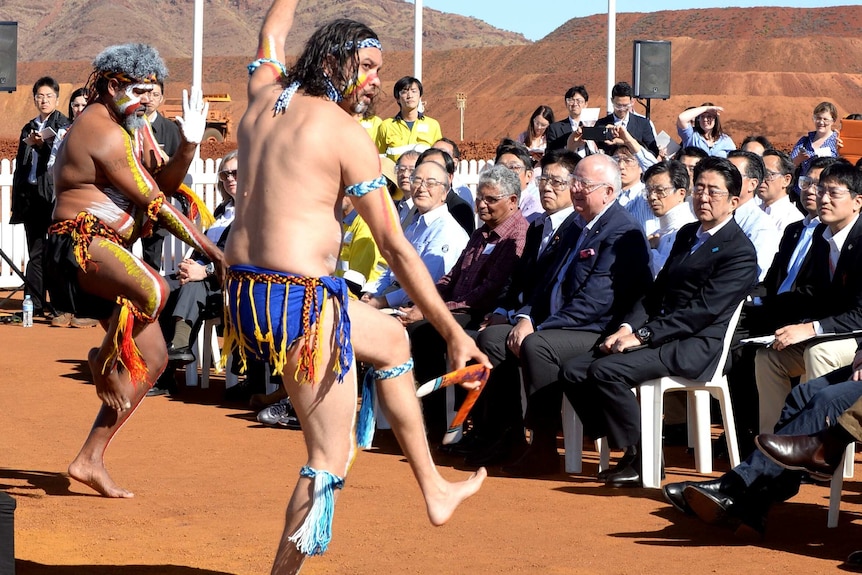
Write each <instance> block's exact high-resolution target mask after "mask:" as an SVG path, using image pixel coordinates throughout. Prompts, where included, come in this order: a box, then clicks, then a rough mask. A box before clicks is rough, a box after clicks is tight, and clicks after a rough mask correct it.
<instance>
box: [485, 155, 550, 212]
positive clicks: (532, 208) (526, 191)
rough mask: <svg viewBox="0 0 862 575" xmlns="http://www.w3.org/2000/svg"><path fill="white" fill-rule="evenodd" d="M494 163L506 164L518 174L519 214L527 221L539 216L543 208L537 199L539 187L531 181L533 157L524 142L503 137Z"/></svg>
mask: <svg viewBox="0 0 862 575" xmlns="http://www.w3.org/2000/svg"><path fill="white" fill-rule="evenodd" d="M494 165H502V166H506V167H507V168H509V169H510V170H512V171H513V172H515V175H517V176H518V181H519V182H521V200H520V204H519V207H520V209H521V215H522V216H524V218H525V219H526V220H527V222H533V220H535V219H536V218H539V217H540V216H541V215H542V213H543V212H544V210H543V209H542V203H541V201H540V200H539V188H538V186H536V185H535V184H533V183H532V181H533V157H532V156H531V155H530V152H529V151H527V148H526V147H525V146H524V144H521V143H519V142H516V141H515V140H511V139H509V138H504V139H503V140H501V141H500V144H499V145H498V146H497V153H496V157H495V158H494Z"/></svg>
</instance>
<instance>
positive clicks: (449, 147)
mask: <svg viewBox="0 0 862 575" xmlns="http://www.w3.org/2000/svg"><path fill="white" fill-rule="evenodd" d="M431 147H432V148H434V149H437V150H443V151H444V152H446V153H447V154H449V155H450V156H452V161H453V162H454V163H455V173H454V174H453V176H452V190H454V191H455V193H456V194H458V197H459V198H461V199H462V200H464V201H465V202H467V205H468V206H473V205H475V203H476V198H475V197H474V196H473V192H472V191H470V188H469V187H467V186H465V185H464V184H463V183H462V182H461V177H460V174H459V173H458V166H460V165H461V149H460V148H458V144H456V143H455V142H454V141H452V140H450V139H449V138H440V139H439V140H437V141H436V142H434V145H433V146H431ZM474 229H475V228H474ZM467 233H471V232H467Z"/></svg>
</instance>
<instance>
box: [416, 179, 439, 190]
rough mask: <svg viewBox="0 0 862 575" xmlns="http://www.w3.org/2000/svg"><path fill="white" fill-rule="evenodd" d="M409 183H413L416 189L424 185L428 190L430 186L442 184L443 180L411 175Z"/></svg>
mask: <svg viewBox="0 0 862 575" xmlns="http://www.w3.org/2000/svg"><path fill="white" fill-rule="evenodd" d="M410 183H411V184H413V187H414V188H416V189H417V190H418V189H419V188H421V187H422V186H425V189H426V190H430V189H431V188H436V187H437V186H442V185H444V184H443V182H441V181H439V180H435V179H434V178H425V179H424V180H423V179H422V178H415V177H413V176H411V177H410Z"/></svg>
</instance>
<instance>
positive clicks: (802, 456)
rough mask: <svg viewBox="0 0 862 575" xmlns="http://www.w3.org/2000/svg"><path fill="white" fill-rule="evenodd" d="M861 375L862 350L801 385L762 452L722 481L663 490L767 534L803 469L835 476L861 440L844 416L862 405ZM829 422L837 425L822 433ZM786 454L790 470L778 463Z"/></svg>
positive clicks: (716, 518) (703, 512) (685, 507)
mask: <svg viewBox="0 0 862 575" xmlns="http://www.w3.org/2000/svg"><path fill="white" fill-rule="evenodd" d="M860 379H862V353H857V354H856V358H855V360H854V362H853V367H852V368H851V367H850V366H847V367H843V368H840V369H838V370H836V371H834V372H832V373H830V374H828V375H826V376H823V377H818V378H817V379H813V380H811V381H808V382H806V383H803V384H801V385H798V386H796V387H795V388H794V389H793V391H792V392H791V393H790V395H788V396H787V399H786V400H785V402H784V404H783V406H784V407H783V409H782V411H781V417H780V418H779V420H778V423H777V424H776V431H775V433H776V435H766V436H764V435H761V436H759V437H758V443H759V444H760V446H761V449H762V450H763V451H758V450H755V451H753V452H752V453H751V454H750V455H749V456H748V457H747V458H746V459H745V460H744V461H743V462H742V463H740V464H739V465H737V466H736V467H734V468H733V469H731V470H730V471H729V472H727V473H725V474H724V475H722V476H721V477H719V478H717V479H710V480H708V481H698V482H695V481H682V482H679V483H668V484H667V485H665V486H664V489H663V491H664V497H665V499H667V501H668V502H669V503H670V504H671V505H673V506H674V507H676V508H677V509H678V510H679V511H681V512H683V513H685V514H687V515H697V516H698V517H699V518H700V519H702V520H703V521H705V522H706V523H710V524H714V525H727V526H730V527H733V528H738V530H739V532H740V533H743V532H746V531H747V532H751V531H754V532H755V533H757V534H760V535H763V533H764V532H765V530H766V516H767V513H768V511H769V509H770V507H771V506H772V505H773V504H775V503H780V502H782V501H786V500H788V499H790V498H791V497H793V496H794V495H796V494H797V493H798V492H799V484H800V483H801V481H802V477H803V475H804V473H803V471H806V470H807V471H810V472H811V473H814V474H816V475H817V476H820V477H824V476H831V474H832V473H833V472H834V470H835V469H836V468H837V467H838V464H839V462H840V461H841V456H842V455H843V454H844V448H845V447H846V446H847V444H848V443H850V442H851V441H853V440H854V439H855V437H859V438H862V433H859V430H860V428H859V423H858V421H856V420H853V419H850V421H852V423H851V424H850V425H847V426H846V427H845V426H844V423H845V421H847V420H848V419H849V418H848V416H845V415H842V413H843V412H844V411H845V410H847V409H848V408H852V407H853V406H854V402H856V404H860V403H862V402H860V401H859V399H860V397H862V381H860ZM828 422H837V425H835V426H834V427H832V428H830V429H828V430H826V431H822V428H823V426H824V425H827V424H828ZM764 452H765V453H766V454H768V455H766V454H765V453H764ZM782 456H784V457H786V462H787V463H786V467H787V468H785V467H783V466H782V465H779V464H778V463H776V462H775V461H776V460H778V461H779V462H780V461H781V460H780V457H782Z"/></svg>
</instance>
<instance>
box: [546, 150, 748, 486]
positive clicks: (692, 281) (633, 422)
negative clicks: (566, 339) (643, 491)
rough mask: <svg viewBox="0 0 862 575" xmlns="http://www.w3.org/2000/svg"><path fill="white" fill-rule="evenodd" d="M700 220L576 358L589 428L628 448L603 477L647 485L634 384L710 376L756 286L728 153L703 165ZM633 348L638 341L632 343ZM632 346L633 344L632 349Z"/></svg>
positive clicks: (571, 374) (576, 389) (570, 370)
mask: <svg viewBox="0 0 862 575" xmlns="http://www.w3.org/2000/svg"><path fill="white" fill-rule="evenodd" d="M695 182H696V184H695V186H694V192H693V194H692V195H693V205H694V212H695V215H696V216H697V219H698V220H699V223H692V224H688V225H687V226H684V227H683V228H682V229H680V231H679V233H678V234H677V239H676V242H675V243H674V246H673V250H672V251H671V254H670V256H669V257H668V260H667V263H666V264H665V266H664V268H662V270H661V272H659V274H658V276H657V277H656V281H655V283H654V284H653V286H652V288H651V289H650V290H649V291H648V292H647V294H646V295H645V296H644V297H643V298H641V299H640V300H639V301H638V302H637V303H636V304H635V306H634V307H633V308H632V309H631V311H630V312H629V313H628V314H627V315H626V317H625V318H624V321H623V322H622V323H620V324H618V325H619V326H620V327H619V329H617V330H616V331H615V332H614V333H613V334H611V335H610V336H609V337H607V338H606V339H605V340H604V341H603V342H602V343H601V345H600V347H599V349H598V350H596V351H595V352H594V353H593V354H592V356H590V355H587V356H583V357H580V358H576V359H574V360H571V361H569V362H567V363H566V364H565V365H564V366H563V369H562V371H561V375H562V378H563V379H564V380H565V382H564V385H565V393H566V395H567V396H568V398H569V400H570V401H571V402H572V405H573V406H574V408H575V410H576V411H577V412H578V415H579V416H580V418H581V420H582V421H583V423H584V432H585V433H586V434H587V435H589V436H590V437H607V439H608V442H609V444H610V446H611V448H612V449H625V455H624V456H623V458H622V459H621V460H620V462H619V463H618V465H617V466H616V467H615V468H614V469H612V470H611V471H610V472H609V473H608V474H607V475H605V476H604V479H605V482H606V484H607V485H609V486H611V487H637V486H640V485H641V484H642V483H641V478H640V455H639V449H638V444H639V443H640V436H641V428H640V410H639V407H638V402H637V399H636V398H635V396H634V395H633V394H632V392H631V389H632V388H633V387H635V386H636V385H638V384H640V383H641V382H643V381H645V380H648V379H653V378H657V377H663V376H667V375H678V376H682V377H687V378H691V379H694V380H700V379H704V378H705V377H707V376H708V375H709V373H710V372H712V371H713V370H715V368H716V363H717V362H718V359H719V356H720V355H721V348H722V343H723V340H724V336H725V333H726V331H727V324H728V322H729V321H730V318H731V316H732V315H733V312H734V310H735V308H736V306H737V304H738V303H739V302H741V301H742V299H743V298H744V297H745V296H746V294H747V293H748V292H749V291H750V290H751V288H752V287H753V286H754V283H755V281H756V279H757V261H756V255H755V252H754V246H752V245H751V242H750V241H749V240H748V238H746V237H745V234H744V233H743V232H742V230H741V229H740V228H739V226H738V225H737V224H736V222H735V221H734V219H733V210H734V208H735V207H736V204H737V202H738V199H739V192H740V189H741V187H742V177H741V176H740V175H739V171H738V170H737V169H736V168H735V167H734V166H733V164H731V163H730V162H728V161H727V160H725V159H723V158H707V159H705V160H703V161H701V162H700V163H699V164H698V165H697V167H696V168H695ZM632 348H634V349H632ZM626 351H628V353H624V352H626Z"/></svg>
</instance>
